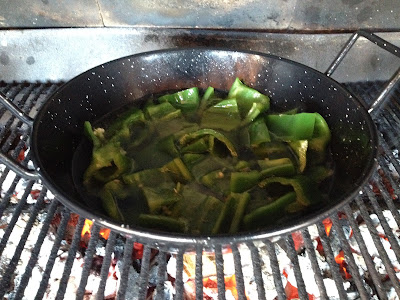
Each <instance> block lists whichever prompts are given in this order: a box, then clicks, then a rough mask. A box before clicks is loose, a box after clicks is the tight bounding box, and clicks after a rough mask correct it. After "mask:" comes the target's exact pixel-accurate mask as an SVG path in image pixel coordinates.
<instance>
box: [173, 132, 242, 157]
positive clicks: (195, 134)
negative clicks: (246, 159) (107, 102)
mask: <svg viewBox="0 0 400 300" xmlns="http://www.w3.org/2000/svg"><path fill="white" fill-rule="evenodd" d="M205 135H212V136H213V137H215V138H216V139H218V140H219V141H220V142H222V143H223V144H225V146H226V148H227V149H228V150H229V152H230V153H231V155H232V156H237V155H238V154H237V152H236V149H235V146H234V145H233V143H232V142H231V141H230V140H229V139H228V138H227V137H226V136H225V135H224V134H222V133H220V132H218V131H216V130H214V129H210V128H204V129H200V130H197V131H194V132H190V133H187V134H185V135H183V136H181V137H180V139H179V144H181V145H186V144H187V143H189V142H191V141H193V140H195V139H198V138H201V137H203V136H205Z"/></svg>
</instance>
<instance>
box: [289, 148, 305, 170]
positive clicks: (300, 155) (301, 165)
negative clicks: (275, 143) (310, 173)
mask: <svg viewBox="0 0 400 300" xmlns="http://www.w3.org/2000/svg"><path fill="white" fill-rule="evenodd" d="M289 146H290V148H292V150H293V152H294V153H295V154H296V156H297V159H298V169H299V172H300V173H303V172H304V170H305V168H306V166H307V149H308V140H298V141H294V142H290V143H289Z"/></svg>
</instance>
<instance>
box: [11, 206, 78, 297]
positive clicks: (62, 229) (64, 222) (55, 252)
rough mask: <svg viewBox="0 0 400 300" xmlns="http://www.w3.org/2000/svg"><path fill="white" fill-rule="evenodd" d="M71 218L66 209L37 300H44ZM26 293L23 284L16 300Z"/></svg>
mask: <svg viewBox="0 0 400 300" xmlns="http://www.w3.org/2000/svg"><path fill="white" fill-rule="evenodd" d="M70 216H71V212H70V210H69V209H68V208H64V209H63V211H62V217H61V222H60V225H59V227H58V230H57V234H56V238H55V240H54V244H53V247H52V249H51V252H50V255H49V259H48V261H47V264H46V269H45V270H44V271H43V277H42V280H41V281H40V286H39V289H38V292H37V294H36V297H35V299H36V300H40V299H43V297H44V294H45V292H46V289H47V284H48V282H49V279H50V274H51V271H52V270H53V266H54V262H55V260H56V258H57V255H58V250H59V248H60V245H61V242H62V241H63V238H64V235H65V230H66V228H67V225H68V221H69V218H70ZM24 275H25V274H24ZM24 291H25V285H23V284H22V283H21V284H20V287H19V289H18V291H17V294H16V298H17V299H19V298H18V296H19V297H21V298H22V296H23V292H24Z"/></svg>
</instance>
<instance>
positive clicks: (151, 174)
mask: <svg viewBox="0 0 400 300" xmlns="http://www.w3.org/2000/svg"><path fill="white" fill-rule="evenodd" d="M122 180H123V181H124V182H125V183H126V184H128V185H137V186H139V187H143V186H148V187H159V188H170V189H173V188H174V187H175V182H174V181H173V180H172V177H171V174H170V173H167V172H165V171H163V170H161V169H158V168H154V169H145V170H141V171H138V172H135V173H132V174H126V175H123V176H122Z"/></svg>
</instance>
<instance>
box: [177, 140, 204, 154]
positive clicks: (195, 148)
mask: <svg viewBox="0 0 400 300" xmlns="http://www.w3.org/2000/svg"><path fill="white" fill-rule="evenodd" d="M208 142H209V139H208V137H203V138H199V139H197V140H195V141H193V142H192V143H190V144H188V145H186V146H185V147H182V148H181V151H180V152H181V153H205V152H208V151H209V143H208Z"/></svg>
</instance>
